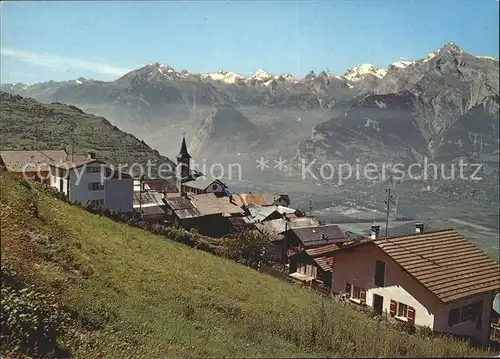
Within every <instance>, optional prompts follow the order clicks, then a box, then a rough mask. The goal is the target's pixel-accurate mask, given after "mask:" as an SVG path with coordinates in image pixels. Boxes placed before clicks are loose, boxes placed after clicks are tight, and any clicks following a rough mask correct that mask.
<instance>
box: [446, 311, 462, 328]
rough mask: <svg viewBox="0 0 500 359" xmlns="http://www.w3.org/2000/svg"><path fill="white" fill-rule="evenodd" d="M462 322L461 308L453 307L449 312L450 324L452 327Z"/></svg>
mask: <svg viewBox="0 0 500 359" xmlns="http://www.w3.org/2000/svg"><path fill="white" fill-rule="evenodd" d="M457 323H460V308H453V309H451V310H450V312H449V313H448V326H449V327H451V326H453V325H455V324H457Z"/></svg>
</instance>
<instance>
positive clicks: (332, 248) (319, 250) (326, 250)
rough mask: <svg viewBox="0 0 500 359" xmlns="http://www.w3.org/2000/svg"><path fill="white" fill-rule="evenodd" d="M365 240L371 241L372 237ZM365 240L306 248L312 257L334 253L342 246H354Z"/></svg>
mask: <svg viewBox="0 0 500 359" xmlns="http://www.w3.org/2000/svg"><path fill="white" fill-rule="evenodd" d="M363 241H364V242H366V241H371V239H369V238H367V239H365V240H363ZM363 241H361V240H348V241H346V242H341V243H332V244H327V245H326V246H321V247H316V248H309V249H306V253H307V254H309V255H310V256H311V257H317V256H324V255H325V254H330V253H334V252H336V251H338V250H339V249H340V248H345V247H350V246H354V245H357V244H358V243H361V242H363Z"/></svg>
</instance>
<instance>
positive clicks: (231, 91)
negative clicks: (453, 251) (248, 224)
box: [2, 43, 499, 253]
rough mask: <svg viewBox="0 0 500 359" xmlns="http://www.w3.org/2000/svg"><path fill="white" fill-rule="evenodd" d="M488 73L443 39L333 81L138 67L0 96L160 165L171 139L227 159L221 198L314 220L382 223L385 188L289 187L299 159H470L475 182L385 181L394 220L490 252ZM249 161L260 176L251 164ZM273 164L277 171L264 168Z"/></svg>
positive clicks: (493, 132) (493, 196)
mask: <svg viewBox="0 0 500 359" xmlns="http://www.w3.org/2000/svg"><path fill="white" fill-rule="evenodd" d="M498 65H499V64H498V61H497V60H495V59H490V58H482V57H477V56H473V55H470V54H468V53H466V52H465V51H463V50H462V49H460V48H459V47H458V46H457V45H455V44H453V43H450V44H447V45H446V46H444V47H443V48H441V49H439V50H437V51H435V52H433V53H431V54H429V55H427V56H426V57H423V58H422V59H420V60H415V61H397V62H395V63H394V64H392V65H391V66H389V68H388V69H378V68H376V67H374V66H372V65H368V64H364V65H360V66H357V67H354V68H351V69H348V70H347V71H346V73H345V74H344V75H343V76H336V75H333V74H329V73H326V72H322V73H318V74H315V73H310V74H309V75H307V76H306V77H305V78H303V79H294V78H293V77H291V76H290V75H288V74H281V75H272V74H268V73H266V72H265V71H263V70H259V71H257V72H256V73H255V74H254V75H252V76H250V77H248V78H243V77H241V76H239V75H237V74H235V73H233V72H230V71H224V72H218V73H214V74H191V73H189V72H188V71H185V70H183V71H177V70H175V69H173V68H171V67H170V66H168V65H162V64H158V63H151V64H148V65H146V66H144V67H142V68H140V69H137V70H134V71H132V72H130V73H128V74H126V75H124V76H123V77H121V78H119V79H117V80H116V81H113V82H101V81H94V80H87V79H83V78H80V79H77V80H73V81H67V82H48V83H41V84H35V85H31V86H26V85H23V84H3V85H2V90H3V91H6V92H10V93H15V94H19V95H21V96H23V97H32V98H34V99H36V100H38V101H41V102H45V103H52V102H60V103H65V104H71V105H74V106H76V107H78V108H81V109H82V110H83V111H85V112H89V113H92V114H95V115H98V116H103V117H105V118H106V119H108V120H109V121H110V122H111V123H112V124H113V125H115V126H117V127H119V128H120V129H121V130H123V131H125V132H129V133H132V134H133V135H134V136H136V137H138V138H139V139H142V140H144V141H145V142H146V143H147V144H148V145H149V146H150V147H152V148H153V149H156V150H158V151H159V152H160V153H161V154H162V155H164V156H168V157H170V158H173V157H174V156H175V155H176V154H177V152H178V150H179V146H180V139H181V138H182V135H183V133H185V134H186V138H187V140H188V141H190V145H189V147H190V148H189V149H190V152H191V154H192V156H193V160H194V161H195V162H197V163H202V161H203V159H205V160H206V163H207V164H208V165H210V164H211V163H214V162H221V163H223V164H228V163H236V162H237V163H240V164H241V166H242V177H243V178H242V179H241V180H235V179H232V180H231V179H228V178H226V180H227V182H229V184H230V186H231V187H232V188H234V189H235V191H245V190H255V191H260V190H272V191H276V192H287V193H289V194H290V195H291V196H292V201H293V205H294V206H298V205H299V206H301V207H303V208H305V209H308V208H309V206H310V203H311V207H312V209H313V211H315V213H316V214H317V215H318V216H320V217H321V216H323V218H324V219H326V220H327V219H332V220H334V219H335V218H341V217H343V216H361V217H363V218H368V217H369V216H373V218H380V217H383V215H384V214H383V209H384V202H383V201H384V199H383V197H384V195H385V191H384V188H385V187H386V186H387V183H386V181H382V180H381V179H379V180H376V181H367V180H360V181H346V182H345V183H344V184H343V185H342V186H336V185H335V183H336V181H328V180H326V181H325V180H323V181H321V180H319V181H315V180H313V179H307V180H305V181H303V180H302V178H301V171H300V161H301V160H306V161H308V162H310V161H318V164H320V163H324V162H329V163H342V162H348V163H354V162H355V160H356V159H358V160H359V161H361V163H368V162H373V163H396V162H401V163H404V164H410V163H413V162H419V161H422V159H423V158H424V157H428V158H429V159H432V160H433V161H435V162H438V163H440V162H442V163H448V164H449V163H451V161H453V160H457V159H458V158H465V159H467V160H468V161H470V162H474V163H475V162H480V163H482V164H483V172H482V176H483V177H484V180H483V181H480V182H470V181H469V182H464V181H442V180H439V179H431V180H429V181H426V182H425V183H424V182H423V181H403V182H397V183H395V184H394V189H395V193H397V194H398V195H399V198H398V213H397V214H398V215H406V216H415V217H418V218H421V219H423V220H425V221H426V222H427V223H428V224H429V225H430V226H434V227H443V226H444V227H455V228H457V229H461V230H462V231H464V232H465V233H470V234H474V235H475V236H477V237H478V238H483V239H482V240H484V241H487V242H488V244H486V243H478V244H479V245H481V246H482V247H483V248H485V249H486V250H489V251H490V253H491V251H492V250H493V251H494V250H495V248H496V251H498V238H496V236H497V232H498V229H499V226H498V208H499V207H498V154H499V150H498V148H499V147H498V146H499V142H498V136H499V119H498V116H499V89H498V81H499V68H498ZM188 143H189V142H188ZM260 157H265V158H266V159H268V160H269V163H268V164H269V166H270V168H268V169H265V170H260V169H258V168H257V167H256V165H257V163H256V160H257V159H260ZM280 157H281V158H282V159H283V160H286V161H287V162H286V164H287V165H288V168H287V169H286V170H283V171H278V170H277V169H276V168H273V166H274V165H275V162H274V160H275V159H276V160H277V159H279V158H280ZM290 163H293V164H294V166H295V167H294V169H293V170H291V171H290V170H289V165H290ZM356 208H357V209H358V210H359V211H360V212H356ZM445 218H448V219H446V220H445ZM450 219H451V220H450ZM495 238H496V239H495Z"/></svg>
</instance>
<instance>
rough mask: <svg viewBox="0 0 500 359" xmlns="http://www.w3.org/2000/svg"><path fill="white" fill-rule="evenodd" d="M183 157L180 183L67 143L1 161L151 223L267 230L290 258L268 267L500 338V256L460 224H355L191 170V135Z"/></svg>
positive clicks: (354, 298) (441, 326) (481, 336)
mask: <svg viewBox="0 0 500 359" xmlns="http://www.w3.org/2000/svg"><path fill="white" fill-rule="evenodd" d="M176 159H177V165H178V167H179V168H180V175H179V176H178V178H176V179H175V181H174V182H175V183H172V181H167V180H163V179H155V178H143V177H141V178H137V177H134V176H133V175H131V174H127V173H114V172H112V171H113V170H112V169H110V167H106V162H105V161H103V160H100V159H99V158H96V156H95V153H92V152H90V153H88V155H87V156H75V155H73V154H72V155H68V154H67V153H66V151H64V150H47V151H45V150H44V151H41V150H36V151H2V152H1V153H0V171H1V172H4V171H6V172H9V173H13V174H15V175H19V176H22V177H25V178H29V179H31V180H35V181H40V182H42V183H44V184H45V185H47V186H49V187H52V188H53V189H55V190H57V191H59V192H60V193H62V194H64V196H65V197H66V198H67V199H68V200H69V201H72V202H77V203H82V204H84V203H92V204H94V205H97V206H102V207H104V208H107V209H109V210H112V211H119V212H122V213H135V214H138V215H139V216H140V218H141V219H142V220H144V221H146V222H149V223H168V224H169V225H172V226H175V227H179V228H183V229H185V230H187V231H193V230H194V231H196V232H197V233H200V234H201V235H204V236H209V237H215V238H220V237H224V236H227V235H230V234H231V233H235V232H238V231H241V230H246V231H252V232H255V233H258V234H259V235H262V236H265V238H267V241H268V242H269V245H268V246H267V247H266V248H267V249H266V250H267V251H268V252H269V253H267V254H268V255H269V256H271V257H272V258H273V261H274V262H275V263H277V264H280V266H281V267H280V268H281V270H280V271H278V270H277V269H275V268H272V267H271V266H267V265H264V264H262V265H261V266H259V270H260V271H261V272H263V273H267V274H270V275H273V276H276V277H280V278H284V279H286V280H290V281H295V282H299V283H303V284H304V285H306V286H309V287H310V288H314V289H317V290H318V291H320V292H322V293H327V294H329V295H331V296H332V297H333V296H335V297H337V298H340V300H342V301H343V302H346V303H350V304H352V305H354V306H359V307H366V308H371V309H372V310H373V311H374V312H375V313H377V314H378V315H380V316H383V317H385V318H387V319H388V320H392V321H394V322H398V323H403V324H408V325H411V326H415V327H427V328H429V329H430V330H431V331H432V332H434V333H447V334H451V335H454V336H457V337H465V338H470V339H472V340H473V341H474V342H476V343H479V344H488V343H490V342H491V341H499V342H500V329H499V328H500V327H499V325H500V314H499V313H498V312H497V311H495V310H494V309H493V302H494V298H495V296H496V295H498V293H499V291H500V278H499V263H497V262H496V261H494V260H493V259H491V258H490V257H489V256H488V255H487V254H486V253H484V252H483V251H482V250H481V249H479V248H478V247H476V246H475V245H474V244H473V243H472V242H471V241H469V240H468V239H466V238H465V237H464V236H463V235H462V234H460V233H458V232H457V231H455V230H454V229H450V228H447V229H440V230H428V229H427V228H426V226H425V223H422V222H415V224H414V230H413V232H412V233H407V234H404V235H399V236H389V237H386V236H381V235H380V226H378V225H372V226H371V228H369V230H370V235H363V234H358V233H352V232H350V231H347V230H345V229H344V228H343V226H342V225H341V224H323V223H320V221H318V220H316V219H315V218H314V217H312V216H311V215H306V214H305V213H304V212H303V211H301V210H299V209H294V208H292V201H291V199H290V197H289V196H288V195H287V194H273V193H271V194H270V193H238V194H236V193H232V192H231V191H230V189H229V188H228V187H227V186H226V184H225V183H223V181H222V180H220V179H207V178H206V177H205V176H204V175H203V174H201V173H198V172H195V171H192V170H191V169H190V160H191V156H190V155H189V153H188V149H187V145H186V140H185V138H183V139H182V144H181V149H180V152H179V154H178V155H177V158H176ZM29 168H32V169H35V168H36V169H37V170H36V171H35V170H33V171H30V170H28V169H29ZM82 168H83V169H84V170H83V171H81V172H80V174H79V176H77V174H76V170H81V169H82ZM101 171H106V176H105V179H104V180H103V176H102V172H101ZM110 171H111V172H110Z"/></svg>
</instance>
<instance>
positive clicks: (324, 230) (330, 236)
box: [290, 224, 347, 247]
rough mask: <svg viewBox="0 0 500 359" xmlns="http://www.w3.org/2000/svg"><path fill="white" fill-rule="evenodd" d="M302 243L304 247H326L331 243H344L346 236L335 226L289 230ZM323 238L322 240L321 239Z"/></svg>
mask: <svg viewBox="0 0 500 359" xmlns="http://www.w3.org/2000/svg"><path fill="white" fill-rule="evenodd" d="M290 231H292V232H293V233H294V234H295V235H296V236H297V237H298V238H299V240H300V241H301V242H302V244H303V245H304V246H305V247H312V246H317V245H321V244H323V245H327V244H331V243H338V242H344V241H346V240H347V236H346V234H345V233H344V231H342V230H341V229H340V227H339V226H337V225H335V224H329V225H325V226H316V227H305V228H293V229H290ZM323 236H324V238H323Z"/></svg>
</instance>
